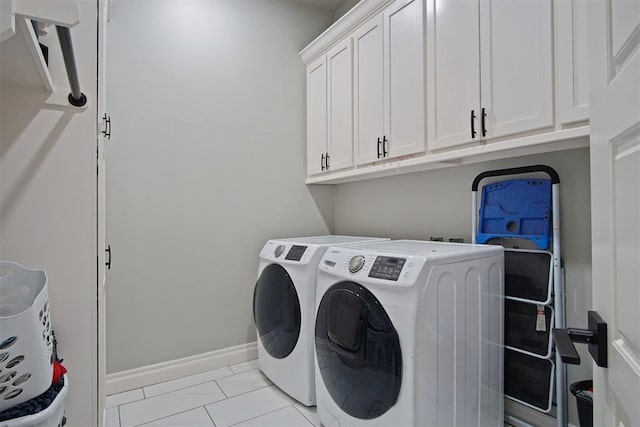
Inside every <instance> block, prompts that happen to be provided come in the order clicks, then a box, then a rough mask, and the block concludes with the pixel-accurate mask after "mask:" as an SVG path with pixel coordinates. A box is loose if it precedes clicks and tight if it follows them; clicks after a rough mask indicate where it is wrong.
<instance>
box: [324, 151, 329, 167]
mask: <svg viewBox="0 0 640 427" xmlns="http://www.w3.org/2000/svg"><path fill="white" fill-rule="evenodd" d="M324 167H325V169H326V170H329V153H327V154H326V155H325V156H324Z"/></svg>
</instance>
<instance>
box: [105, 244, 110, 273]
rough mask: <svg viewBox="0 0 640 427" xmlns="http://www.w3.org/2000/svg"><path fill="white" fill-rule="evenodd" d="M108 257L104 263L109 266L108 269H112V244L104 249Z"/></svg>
mask: <svg viewBox="0 0 640 427" xmlns="http://www.w3.org/2000/svg"><path fill="white" fill-rule="evenodd" d="M104 251H105V252H106V253H107V255H108V257H107V261H106V262H105V263H104V265H106V266H107V270H111V245H107V249H105V250H104Z"/></svg>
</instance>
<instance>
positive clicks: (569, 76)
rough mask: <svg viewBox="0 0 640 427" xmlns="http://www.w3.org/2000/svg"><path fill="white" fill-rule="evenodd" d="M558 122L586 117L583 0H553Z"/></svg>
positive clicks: (586, 26)
mask: <svg viewBox="0 0 640 427" xmlns="http://www.w3.org/2000/svg"><path fill="white" fill-rule="evenodd" d="M554 5H555V34H556V71H557V80H556V84H557V86H556V87H557V90H558V121H559V122H560V123H561V124H565V123H571V122H576V121H580V120H588V119H589V72H588V70H589V23H588V6H589V5H588V3H587V2H585V1H584V0H556V1H555V3H554Z"/></svg>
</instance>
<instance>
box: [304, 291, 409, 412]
mask: <svg viewBox="0 0 640 427" xmlns="http://www.w3.org/2000/svg"><path fill="white" fill-rule="evenodd" d="M315 341H316V355H317V356H316V357H317V359H318V367H319V369H320V374H321V376H322V381H323V383H324V386H325V387H326V388H327V391H328V392H329V395H331V398H332V399H333V401H334V402H335V403H336V404H337V405H338V406H339V407H340V408H342V410H343V411H345V412H346V413H347V414H349V415H351V416H352V417H356V418H360V419H365V420H366V419H372V418H376V417H379V416H380V415H382V414H384V413H385V412H387V411H388V410H389V408H391V407H392V406H393V405H394V404H395V403H396V401H397V400H398V394H399V393H400V385H401V384H402V352H401V351H400V340H399V339H398V334H397V332H396V330H395V328H394V327H393V324H392V323H391V320H390V319H389V316H388V315H387V313H386V311H385V310H384V307H383V306H382V304H380V301H378V299H377V298H376V297H375V296H374V295H373V294H372V293H371V292H370V291H368V290H367V289H365V288H364V287H362V286H360V285H358V284H357V283H353V282H340V283H338V284H336V285H333V286H332V287H331V288H329V290H328V291H327V292H326V293H325V294H324V296H323V297H322V300H321V301H320V305H319V307H318V313H317V317H316V330H315Z"/></svg>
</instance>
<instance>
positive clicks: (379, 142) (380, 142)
mask: <svg viewBox="0 0 640 427" xmlns="http://www.w3.org/2000/svg"><path fill="white" fill-rule="evenodd" d="M380 144H382V141H380V137H378V158H380V156H381V155H382V154H380Z"/></svg>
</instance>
